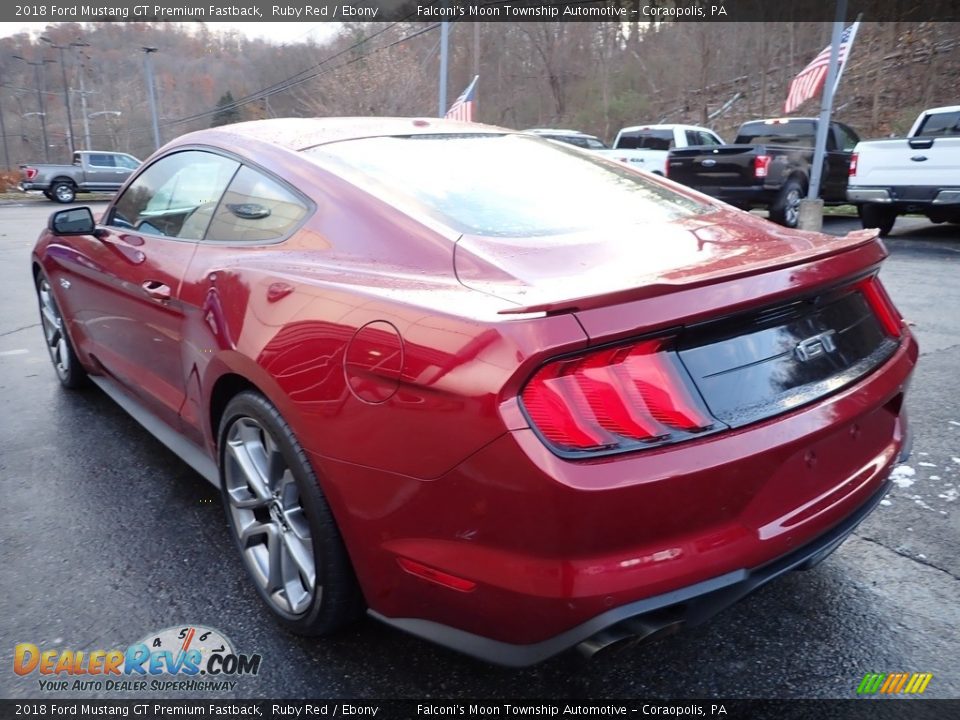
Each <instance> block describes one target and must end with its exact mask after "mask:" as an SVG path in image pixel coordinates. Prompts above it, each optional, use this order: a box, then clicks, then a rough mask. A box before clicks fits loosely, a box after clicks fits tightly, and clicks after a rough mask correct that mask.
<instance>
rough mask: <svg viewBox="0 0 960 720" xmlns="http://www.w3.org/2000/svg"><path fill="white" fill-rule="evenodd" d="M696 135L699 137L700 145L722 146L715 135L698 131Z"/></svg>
mask: <svg viewBox="0 0 960 720" xmlns="http://www.w3.org/2000/svg"><path fill="white" fill-rule="evenodd" d="M697 135H698V136H699V137H700V144H701V145H722V143H721V142H720V140H719V138H717V136H716V135H714V134H712V133H708V132H704V131H703V130H700V131H698V132H697Z"/></svg>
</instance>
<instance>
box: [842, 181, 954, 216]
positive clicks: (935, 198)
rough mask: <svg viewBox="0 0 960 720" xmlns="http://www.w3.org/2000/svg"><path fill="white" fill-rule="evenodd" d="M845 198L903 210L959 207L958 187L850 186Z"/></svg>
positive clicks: (855, 201) (854, 201) (853, 201)
mask: <svg viewBox="0 0 960 720" xmlns="http://www.w3.org/2000/svg"><path fill="white" fill-rule="evenodd" d="M847 200H849V201H850V202H852V203H879V204H882V205H889V206H891V207H895V208H897V209H901V208H902V209H903V211H904V212H906V211H907V209H908V208H920V207H929V206H933V207H942V208H944V209H947V208H956V209H960V188H940V187H919V186H918V187H866V186H851V187H848V188H847Z"/></svg>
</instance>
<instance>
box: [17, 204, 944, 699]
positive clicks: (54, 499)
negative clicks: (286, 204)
mask: <svg viewBox="0 0 960 720" xmlns="http://www.w3.org/2000/svg"><path fill="white" fill-rule="evenodd" d="M55 208H56V206H54V205H53V204H50V203H45V202H40V203H34V202H32V203H29V204H23V205H17V204H11V205H6V206H2V207H0V403H2V411H3V415H2V419H0V492H2V495H3V499H2V503H0V506H2V508H3V522H2V525H0V586H2V587H3V589H4V592H3V593H0V697H3V698H37V697H48V698H49V697H53V696H51V695H46V696H44V695H43V692H42V691H41V690H40V689H39V687H38V684H37V680H36V676H33V677H29V678H20V677H18V676H16V675H15V674H14V673H13V672H12V671H11V668H12V663H13V651H14V645H15V644H16V643H20V642H31V643H35V644H37V645H39V646H41V647H52V646H58V647H62V648H71V649H75V650H77V649H80V650H85V651H90V650H96V649H110V648H115V647H126V646H127V645H128V644H130V643H132V642H134V641H136V640H138V639H140V638H142V637H144V636H146V635H147V634H148V633H151V632H152V631H158V630H160V629H162V628H166V627H170V626H176V625H181V624H184V623H197V624H201V625H207V626H213V627H215V628H218V629H220V630H221V631H223V633H224V634H226V635H227V636H229V638H230V639H231V640H232V641H233V643H234V645H235V647H236V648H237V649H238V650H241V651H242V652H246V653H253V652H256V653H260V654H261V655H262V657H263V661H262V665H261V669H260V673H259V674H258V675H257V676H255V677H245V678H240V679H239V681H238V685H237V687H236V689H235V691H233V692H232V693H222V694H218V693H211V694H209V695H208V696H209V697H218V696H224V697H229V696H239V697H264V698H266V697H269V698H282V697H289V698H305V697H311V698H417V699H426V698H431V697H432V698H552V699H561V698H571V699H575V698H579V699H603V698H635V697H646V698H655V697H662V698H672V699H679V698H688V697H699V698H709V697H784V698H793V697H841V698H843V697H847V698H848V697H853V696H854V691H855V689H856V686H857V685H858V683H859V682H860V680H861V679H862V678H863V676H864V674H865V673H867V672H876V673H887V672H897V671H906V672H927V673H932V674H933V676H934V677H933V680H932V681H931V683H930V685H929V686H928V689H927V691H926V696H930V697H960V669H958V660H957V658H958V657H960V633H958V631H957V628H958V627H960V554H958V553H957V545H958V540H960V501H958V496H960V376H958V373H957V368H958V367H960V226H956V225H953V226H950V225H931V224H930V223H928V222H926V221H925V220H920V219H903V218H902V219H900V220H899V221H898V224H897V226H896V228H895V229H894V233H893V235H892V237H891V238H890V239H889V241H888V243H887V245H888V248H889V250H890V253H891V255H890V258H889V260H888V262H887V265H886V266H885V269H884V271H883V275H882V277H883V279H884V282H885V283H886V285H887V288H888V289H889V291H890V294H891V295H892V296H893V298H894V300H895V301H896V303H897V305H898V306H899V308H900V309H901V311H902V312H903V313H904V315H905V316H906V317H907V318H908V320H910V321H911V322H912V323H913V326H914V330H915V332H916V334H917V335H918V337H919V341H920V344H921V359H920V364H919V367H918V370H917V372H916V375H915V377H914V381H913V386H912V388H911V394H910V396H909V399H908V408H909V412H910V414H911V419H912V422H913V428H914V432H915V436H916V437H915V444H914V451H913V456H912V457H911V458H910V460H909V461H908V463H907V464H906V465H904V466H901V467H900V468H898V469H897V470H896V471H895V477H894V480H895V486H894V488H893V490H892V492H891V493H890V495H889V496H888V497H887V499H886V500H885V501H884V502H883V505H882V506H881V507H879V508H878V510H877V511H876V512H875V513H874V514H873V515H872V516H871V517H870V518H869V519H868V520H867V521H866V522H865V523H864V524H863V525H862V526H861V527H860V528H859V529H858V530H857V532H856V535H855V536H854V537H852V538H851V539H850V540H849V541H848V542H847V543H846V544H845V545H844V546H843V547H842V548H841V549H840V550H838V551H837V553H835V554H834V555H833V556H832V557H831V558H830V559H828V560H827V561H826V562H825V563H824V564H822V565H821V566H819V567H817V568H816V569H814V570H811V571H809V572H805V573H793V574H790V575H788V576H785V577H784V578H781V579H780V580H779V581H777V582H775V583H773V584H771V585H768V586H766V587H765V588H763V589H761V590H760V591H758V592H757V593H755V594H754V595H752V596H750V597H749V598H747V599H746V600H744V601H742V602H741V603H739V604H738V605H736V606H734V607H733V608H731V609H729V610H727V611H726V612H724V613H723V614H721V615H720V616H718V617H717V618H715V619H714V620H713V621H712V622H710V623H709V624H707V625H705V626H702V627H699V628H695V629H691V630H688V631H686V632H683V633H681V634H679V635H677V636H674V637H672V638H669V639H667V640H665V641H662V642H659V643H656V644H653V645H649V646H645V647H633V648H628V649H626V650H623V651H622V652H619V653H615V654H611V655H607V656H603V657H601V658H599V659H597V660H595V661H593V662H591V663H585V662H583V661H581V660H580V659H579V657H578V656H576V655H574V654H573V653H568V654H566V655H563V656H560V657H557V658H555V659H553V660H550V661H548V662H546V663H544V664H542V665H539V666H536V667H533V668H529V669H524V670H510V669H504V668H499V667H495V666H491V665H486V664H483V663H480V662H477V661H474V660H471V659H469V658H466V657H462V656H460V655H457V654H455V653H453V652H450V651H447V650H443V649H440V648H437V647H434V646H432V645H429V644H427V643H425V642H423V641H420V640H417V639H415V638H412V637H408V636H406V635H403V634H402V633H400V632H398V631H395V630H392V629H390V628H387V627H385V626H382V625H380V624H377V623H376V622H374V621H372V620H363V621H361V622H359V623H358V624H357V625H356V626H354V627H352V628H351V629H349V630H348V631H346V632H343V633H341V634H339V635H338V636H336V637H333V638H329V639H320V640H317V639H313V640H310V639H302V638H297V637H293V636H290V635H288V634H286V633H285V632H284V631H282V630H280V629H279V628H278V627H277V626H276V625H275V624H274V623H273V622H272V621H271V620H270V618H269V617H267V615H266V613H265V611H263V610H262V608H261V607H260V603H259V600H258V599H257V598H256V596H255V594H254V591H253V590H252V588H251V587H250V586H248V583H247V581H246V578H245V575H244V572H243V568H242V567H241V564H240V560H239V558H238V557H237V555H236V553H235V551H234V548H233V546H232V544H231V542H230V539H229V537H228V536H227V533H226V531H225V521H224V518H223V513H222V510H221V508H220V505H219V499H218V498H217V497H216V494H215V492H214V490H213V489H212V488H211V487H210V486H209V485H208V484H207V483H206V482H205V481H204V480H203V479H201V478H200V477H199V476H198V475H196V474H195V473H194V472H192V471H191V470H190V469H189V468H187V467H186V466H185V465H184V464H183V463H181V462H180V461H179V460H178V459H177V458H176V457H174V456H173V455H172V454H171V453H169V452H168V451H167V450H165V449H164V448H163V447H162V446H161V445H160V443H159V442H157V441H156V440H154V439H153V438H152V437H151V436H150V435H148V434H147V432H146V431H144V430H143V429H141V428H140V426H138V425H137V424H136V423H135V422H134V421H133V420H131V419H130V418H128V417H127V416H126V415H125V414H124V413H123V411H121V410H120V409H119V408H118V407H117V406H116V405H114V404H113V402H112V401H110V400H109V399H108V398H107V397H106V396H104V395H103V394H102V393H100V392H99V391H97V390H90V391H87V392H84V393H66V392H63V391H61V389H60V387H59V385H58V383H57V381H56V378H55V375H54V372H53V370H52V369H51V367H50V362H49V358H48V356H47V353H46V350H45V347H44V344H43V341H42V337H41V331H40V327H39V321H38V316H37V310H36V303H35V300H34V291H33V287H32V283H31V278H30V273H29V253H30V248H31V246H32V244H33V241H34V239H35V238H36V235H37V233H38V232H39V230H40V228H41V226H42V225H43V223H44V222H45V221H46V217H47V215H48V214H49V213H50V212H51V211H52V210H54V209H55ZM857 226H858V225H857V222H856V221H855V220H853V219H846V218H827V220H826V223H825V230H826V231H827V232H831V233H835V234H839V233H844V232H846V231H848V230H851V229H854V228H855V227H857ZM71 695H74V696H81V697H91V696H93V695H100V696H109V697H122V696H123V693H119V694H116V693H110V694H106V693H82V692H79V693H66V694H58V695H57V696H56V697H68V696H71ZM171 696H172V695H171Z"/></svg>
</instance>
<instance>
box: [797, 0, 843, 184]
mask: <svg viewBox="0 0 960 720" xmlns="http://www.w3.org/2000/svg"><path fill="white" fill-rule="evenodd" d="M846 12H847V0H837V19H836V21H835V22H834V23H833V39H832V40H831V41H830V63H829V64H828V65H827V79H826V81H825V82H824V83H823V96H822V97H821V99H820V122H818V123H817V144H816V145H815V146H814V151H813V167H811V168H810V188H809V189H808V190H807V199H808V200H816V199H817V198H818V197H820V178H821V176H822V175H823V157H824V155H825V154H826V150H827V131H828V130H829V129H830V113H831V112H833V90H834V84H835V81H836V79H837V58H838V57H840V36H841V35H842V34H843V22H844V15H845V14H846Z"/></svg>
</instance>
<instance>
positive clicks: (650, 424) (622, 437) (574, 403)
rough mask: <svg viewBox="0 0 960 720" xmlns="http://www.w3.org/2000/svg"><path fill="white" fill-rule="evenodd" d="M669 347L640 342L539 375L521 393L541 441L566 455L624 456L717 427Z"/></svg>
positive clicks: (548, 367) (546, 368)
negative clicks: (629, 451)
mask: <svg viewBox="0 0 960 720" xmlns="http://www.w3.org/2000/svg"><path fill="white" fill-rule="evenodd" d="M668 342H669V341H667V340H663V339H657V340H643V341H640V342H637V343H634V344H632V345H624V346H619V347H612V348H605V349H603V350H597V351H595V352H592V353H589V354H587V355H580V356H576V357H571V358H564V359H562V360H557V361H555V362H552V363H549V364H548V365H545V366H544V367H543V368H541V369H540V370H539V371H538V372H537V373H536V374H535V375H534V376H533V378H532V379H531V380H530V382H529V383H527V386H526V387H525V388H524V390H523V393H522V394H521V399H522V400H523V407H524V409H525V410H526V412H527V414H528V415H529V417H530V420H531V422H532V423H533V425H534V426H535V427H536V429H537V430H538V431H539V432H540V434H541V435H542V436H543V438H544V439H545V440H546V441H547V442H548V443H549V444H550V445H552V446H554V447H555V448H556V449H558V450H560V451H563V452H596V451H610V450H626V449H632V448H635V447H640V446H649V445H651V444H662V443H666V442H673V441H676V440H680V439H684V438H686V437H688V436H689V435H690V434H691V433H699V432H703V431H704V430H708V429H710V428H712V427H714V425H715V424H716V421H715V420H714V419H713V418H712V417H711V416H710V414H709V413H708V411H707V410H706V408H705V407H704V406H703V403H702V402H701V401H700V399H699V398H698V397H696V395H695V393H694V392H692V391H691V390H690V389H689V388H688V385H687V382H686V381H685V380H684V377H683V376H684V374H685V371H684V370H683V368H682V366H680V365H679V361H678V360H677V359H676V357H675V355H674V354H673V353H672V352H670V351H669V350H668V349H667V344H668Z"/></svg>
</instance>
